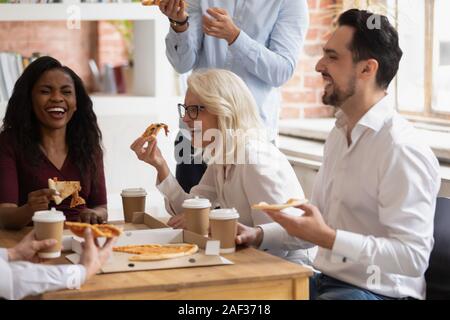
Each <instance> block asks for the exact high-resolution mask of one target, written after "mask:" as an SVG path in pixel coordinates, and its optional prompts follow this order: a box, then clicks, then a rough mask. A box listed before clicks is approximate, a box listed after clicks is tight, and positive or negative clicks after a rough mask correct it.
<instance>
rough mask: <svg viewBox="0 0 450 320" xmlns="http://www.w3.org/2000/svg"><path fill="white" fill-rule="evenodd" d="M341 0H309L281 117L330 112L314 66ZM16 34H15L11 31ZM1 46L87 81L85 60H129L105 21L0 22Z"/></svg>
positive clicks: (89, 82)
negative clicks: (37, 55)
mask: <svg viewBox="0 0 450 320" xmlns="http://www.w3.org/2000/svg"><path fill="white" fill-rule="evenodd" d="M339 1H341V0H308V5H309V11H310V28H309V31H308V34H307V37H306V41H305V44H304V49H303V52H302V54H301V56H300V57H299V62H298V65H297V69H296V71H295V74H294V76H293V78H292V79H291V80H290V81H289V82H288V83H287V84H286V85H284V86H283V88H282V97H283V104H282V110H281V118H282V119H293V118H311V117H328V116H331V115H332V114H333V109H332V108H331V107H327V106H324V105H323V104H322V102H321V97H322V92H323V86H322V79H321V77H320V75H319V74H318V73H317V72H315V70H314V68H315V65H316V63H317V61H318V60H319V58H320V57H321V56H322V46H323V45H324V43H325V42H326V36H327V34H329V32H330V26H331V23H332V21H331V18H330V17H327V16H326V15H324V11H325V9H326V8H328V7H329V6H330V5H332V4H335V3H336V2H339ZM11 35H14V37H11ZM0 51H16V52H19V53H21V54H24V55H31V53H32V52H35V51H41V52H44V53H48V54H50V55H52V56H54V57H55V58H57V59H59V60H61V61H62V62H63V64H66V65H68V66H70V67H71V68H73V69H74V70H75V71H76V72H77V73H78V74H79V75H80V76H81V77H82V79H83V80H84V81H85V83H86V84H87V86H88V87H90V85H91V83H92V79H91V76H90V72H89V67H88V64H87V62H88V60H89V58H95V59H96V60H97V62H98V63H99V66H100V67H101V66H102V65H103V64H105V63H110V64H113V65H118V64H124V63H127V54H126V48H125V42H124V40H123V39H122V36H121V34H120V32H119V31H118V30H117V28H115V27H114V26H113V25H112V24H111V23H109V22H104V21H101V22H82V25H81V29H80V30H69V29H67V28H66V25H65V22H0Z"/></svg>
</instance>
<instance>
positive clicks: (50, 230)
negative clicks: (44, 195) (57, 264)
mask: <svg viewBox="0 0 450 320" xmlns="http://www.w3.org/2000/svg"><path fill="white" fill-rule="evenodd" d="M32 220H33V224H34V232H35V234H36V240H46V239H55V240H56V241H57V243H56V244H55V245H53V246H52V247H50V248H47V249H45V250H42V251H39V252H38V256H39V258H43V259H52V258H58V257H59V256H61V248H62V234H63V230H64V221H65V220H66V217H65V216H64V213H63V212H61V211H56V210H55V208H52V210H43V211H36V212H35V213H34V215H33V218H32Z"/></svg>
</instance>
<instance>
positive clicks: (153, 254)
mask: <svg viewBox="0 0 450 320" xmlns="http://www.w3.org/2000/svg"><path fill="white" fill-rule="evenodd" d="M113 251H116V252H125V253H131V254H135V255H134V256H131V257H130V258H129V259H128V260H130V261H156V260H165V259H173V258H179V257H184V256H190V255H193V254H194V253H196V252H197V251H198V246H197V245H196V244H190V243H175V244H171V243H169V244H145V245H135V246H124V247H115V248H113Z"/></svg>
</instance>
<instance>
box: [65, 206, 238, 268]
mask: <svg viewBox="0 0 450 320" xmlns="http://www.w3.org/2000/svg"><path fill="white" fill-rule="evenodd" d="M145 216H148V217H146V218H145V219H146V220H145V221H146V223H145V225H147V226H148V227H149V229H141V230H125V231H124V233H123V234H122V236H120V237H119V239H118V240H117V242H116V244H115V246H126V245H140V244H150V243H160V244H167V243H193V244H196V245H197V246H198V247H199V251H198V252H197V253H195V254H193V255H190V256H185V257H179V258H174V259H166V260H159V261H129V260H128V258H129V257H131V256H132V255H131V254H128V253H123V252H113V254H112V257H111V258H110V260H109V261H108V262H107V263H106V264H105V265H104V266H103V268H101V270H100V273H114V272H128V271H144V270H157V269H175V268H189V267H201V266H217V265H229V264H233V262H231V261H230V260H228V259H226V258H224V257H221V256H220V255H219V248H220V242H219V241H216V240H211V239H208V238H206V237H203V236H201V235H198V234H196V233H193V232H190V231H187V230H180V229H176V230H175V229H171V228H167V227H164V228H157V229H151V228H150V227H151V226H153V227H157V226H160V227H161V225H160V224H159V223H161V221H158V219H156V218H154V217H152V216H150V215H145ZM145 216H144V217H145ZM158 222H159V223H158ZM100 240H102V239H99V242H101V241H100ZM103 240H104V239H103ZM82 242H83V239H82V238H79V237H76V236H74V237H73V240H72V250H73V251H75V253H73V254H69V255H67V256H66V258H67V259H68V260H69V261H70V262H72V263H75V264H76V263H78V262H79V258H80V254H81V253H82V247H81V243H82Z"/></svg>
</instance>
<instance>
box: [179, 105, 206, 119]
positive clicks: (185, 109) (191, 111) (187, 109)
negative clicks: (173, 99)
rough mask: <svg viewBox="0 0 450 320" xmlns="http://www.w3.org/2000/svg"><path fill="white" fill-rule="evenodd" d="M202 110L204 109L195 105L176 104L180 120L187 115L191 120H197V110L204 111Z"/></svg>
mask: <svg viewBox="0 0 450 320" xmlns="http://www.w3.org/2000/svg"><path fill="white" fill-rule="evenodd" d="M204 109H205V107H203V106H197V105H192V106H187V105H185V104H182V103H179V104H178V114H179V115H180V118H184V116H185V115H186V113H187V115H188V117H189V118H190V119H191V120H197V118H198V113H199V110H204Z"/></svg>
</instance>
